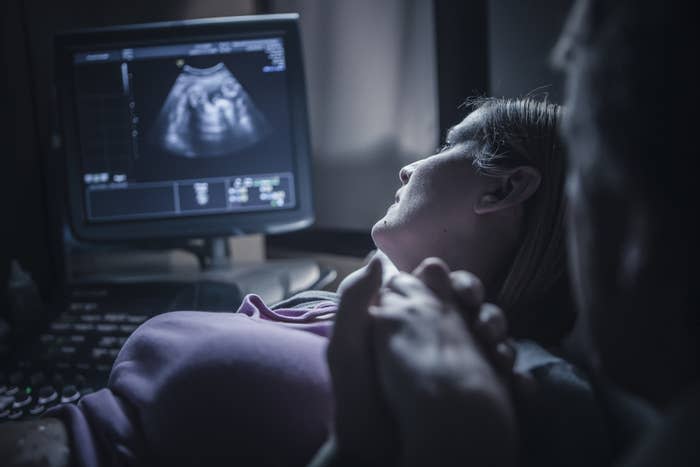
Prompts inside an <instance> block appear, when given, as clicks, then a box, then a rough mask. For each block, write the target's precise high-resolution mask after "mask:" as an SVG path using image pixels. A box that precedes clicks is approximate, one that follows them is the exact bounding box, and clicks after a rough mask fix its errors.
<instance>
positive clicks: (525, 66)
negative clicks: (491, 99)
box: [489, 0, 573, 103]
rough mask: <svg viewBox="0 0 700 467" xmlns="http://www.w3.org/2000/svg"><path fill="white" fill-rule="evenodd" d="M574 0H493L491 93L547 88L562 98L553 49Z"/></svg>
mask: <svg viewBox="0 0 700 467" xmlns="http://www.w3.org/2000/svg"><path fill="white" fill-rule="evenodd" d="M572 5H573V0H529V1H526V2H524V1H519V0H490V1H489V73H490V84H491V89H490V94H491V95H494V96H508V97H515V96H521V95H524V94H528V93H530V92H533V91H535V92H536V93H541V92H546V93H548V94H549V97H550V98H551V99H552V100H554V101H555V102H559V103H561V102H562V97H563V95H562V91H563V89H562V77H561V76H560V75H559V74H558V73H556V72H554V71H553V70H552V68H551V66H550V53H551V50H552V48H553V47H554V44H555V42H556V40H557V37H558V36H559V33H560V32H561V30H562V28H563V26H564V21H565V19H566V17H567V14H568V12H569V10H570V8H571V6H572Z"/></svg>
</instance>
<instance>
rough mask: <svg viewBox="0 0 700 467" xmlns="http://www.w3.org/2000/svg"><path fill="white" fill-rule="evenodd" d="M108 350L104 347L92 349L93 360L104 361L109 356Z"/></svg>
mask: <svg viewBox="0 0 700 467" xmlns="http://www.w3.org/2000/svg"><path fill="white" fill-rule="evenodd" d="M108 350H109V349H105V348H102V347H95V348H94V349H92V358H93V359H94V360H104V359H106V358H107V355H108V354H107V351H108Z"/></svg>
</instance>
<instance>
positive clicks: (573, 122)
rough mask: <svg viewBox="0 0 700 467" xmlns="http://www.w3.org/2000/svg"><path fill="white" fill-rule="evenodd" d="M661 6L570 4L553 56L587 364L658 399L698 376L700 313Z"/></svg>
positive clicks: (671, 61) (600, 1) (601, 1)
mask: <svg viewBox="0 0 700 467" xmlns="http://www.w3.org/2000/svg"><path fill="white" fill-rule="evenodd" d="M660 5H661V4H660V3H658V2H654V3H653V4H652V2H644V1H641V2H640V1H636V0H621V1H617V2H608V1H605V0H590V1H589V0H582V1H579V2H578V3H577V4H576V6H575V7H574V10H573V11H572V14H571V17H570V19H569V22H568V24H567V26H566V28H565V31H564V33H563V35H562V38H561V39H560V42H559V45H558V46H557V49H556V51H555V54H556V61H557V63H558V64H559V66H560V67H561V68H563V69H564V70H565V72H566V75H567V87H566V92H567V97H566V99H567V100H566V105H565V108H566V110H565V115H564V119H563V123H562V131H563V135H564V138H565V140H566V142H567V144H568V154H569V157H570V163H569V173H568V176H567V196H568V200H569V207H570V212H569V229H568V230H569V233H570V238H569V240H570V242H569V253H570V255H569V259H570V269H571V272H572V279H573V285H574V289H575V292H576V293H577V298H578V301H579V304H580V306H581V308H582V311H583V312H584V313H583V315H584V318H585V319H584V325H586V326H585V327H587V328H588V331H589V335H590V337H591V342H590V344H591V346H592V356H593V363H594V365H596V366H598V367H599V369H600V370H602V372H603V373H604V374H606V375H607V376H609V377H610V378H612V379H613V380H615V381H616V382H618V383H619V384H621V385H623V386H624V387H626V388H627V389H629V390H632V391H634V392H637V393H640V394H642V395H643V396H646V397H648V398H649V399H651V400H653V401H655V402H658V403H663V402H664V401H666V400H668V399H669V398H670V397H672V396H673V395H674V393H675V392H676V391H678V390H679V388H680V387H682V386H683V385H685V384H687V383H688V382H689V381H690V380H693V379H695V378H697V376H698V375H697V344H696V340H697V337H698V323H697V316H698V315H697V314H696V313H695V312H694V311H692V310H691V305H690V299H689V296H688V294H689V275H688V272H689V271H688V260H689V254H690V251H689V248H690V241H691V239H692V238H693V236H692V234H691V232H690V229H689V227H690V226H691V225H692V224H693V223H694V219H693V216H694V215H693V212H694V211H693V210H690V208H691V207H690V203H689V201H690V199H691V198H690V197H691V191H692V189H691V187H692V184H691V180H690V174H691V172H692V167H690V166H689V162H690V158H689V157H688V155H687V153H685V152H684V151H683V149H685V150H688V146H689V145H687V144H686V145H684V144H680V145H679V144H677V143H679V142H681V143H682V142H683V141H685V140H684V139H679V138H678V135H679V134H683V130H682V129H683V127H684V125H685V124H687V122H688V121H687V120H686V119H685V115H683V113H682V112H678V109H676V108H674V106H673V105H671V102H673V99H684V98H686V96H685V95H684V94H683V86H682V84H681V83H682V80H679V81H677V82H674V81H671V80H669V79H668V78H670V77H672V76H673V77H675V76H679V77H680V76H682V75H681V74H680V73H678V71H679V69H678V68H677V66H678V64H679V61H678V58H676V56H675V55H674V54H673V51H672V50H671V49H670V48H669V47H670V46H671V44H673V43H674V42H673V41H671V38H670V37H669V35H668V34H669V32H670V30H669V27H670V15H669V14H668V12H667V11H665V10H664V9H659V8H660V7H659V6H660ZM661 8H663V7H661ZM676 45H677V46H683V45H684V44H682V43H677V44H676ZM687 46H690V44H688V45H687ZM672 83H673V84H672ZM669 94H670V95H671V96H672V97H669ZM674 143H676V144H674ZM684 146H685V147H684Z"/></svg>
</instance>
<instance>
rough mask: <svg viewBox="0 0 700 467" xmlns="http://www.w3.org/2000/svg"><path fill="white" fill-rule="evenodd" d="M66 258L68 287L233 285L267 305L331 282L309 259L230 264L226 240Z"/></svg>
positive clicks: (92, 253) (324, 271) (330, 278)
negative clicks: (69, 278)
mask: <svg viewBox="0 0 700 467" xmlns="http://www.w3.org/2000/svg"><path fill="white" fill-rule="evenodd" d="M72 259H73V261H72V268H71V269H72V271H71V273H72V274H71V276H72V280H71V281H70V282H71V283H72V284H74V285H82V284H85V285H88V284H95V283H105V282H106V283H116V284H129V283H138V284H144V283H149V282H152V283H164V282H165V283H182V284H193V283H196V284H215V285H218V286H224V287H225V286H235V287H236V288H237V289H238V290H239V291H240V293H242V294H244V295H245V294H248V293H255V294H257V295H259V296H260V297H262V298H263V300H265V302H266V303H270V304H271V303H275V302H278V301H280V300H283V299H284V298H286V297H289V296H291V295H294V294H295V293H298V292H301V291H304V290H309V289H314V288H322V287H323V286H324V285H326V284H327V283H328V282H330V281H332V280H333V278H334V276H333V272H332V271H326V270H323V269H322V268H321V267H320V266H319V264H318V263H317V262H316V261H314V260H313V259H311V258H294V259H274V260H266V261H255V262H238V261H235V260H234V258H233V257H232V254H231V251H230V248H229V244H228V239H227V238H214V239H207V240H204V241H203V242H202V243H200V244H197V245H187V246H180V248H179V249H168V250H156V251H153V250H129V251H124V250H112V251H100V250H97V251H96V250H91V251H86V252H81V253H80V254H77V255H75V254H74V255H72ZM202 308H203V309H205V308H206V306H203V307H202Z"/></svg>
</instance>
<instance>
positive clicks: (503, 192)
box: [474, 165, 542, 214]
mask: <svg viewBox="0 0 700 467" xmlns="http://www.w3.org/2000/svg"><path fill="white" fill-rule="evenodd" d="M499 178H500V184H498V185H492V186H491V188H489V189H487V191H486V192H484V193H483V194H482V195H481V196H479V199H478V200H477V202H476V205H475V206H474V212H475V213H476V214H488V213H492V212H497V211H501V210H503V209H508V208H512V207H514V206H517V205H522V204H523V203H524V202H525V201H527V200H528V199H529V198H530V197H531V196H532V195H534V194H535V192H536V191H537V188H539V186H540V182H541V181H542V176H541V175H540V171H539V170H537V169H536V168H534V167H530V166H527V165H523V166H520V167H516V168H515V169H513V170H511V171H510V172H508V174H507V175H504V176H502V177H499Z"/></svg>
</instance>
